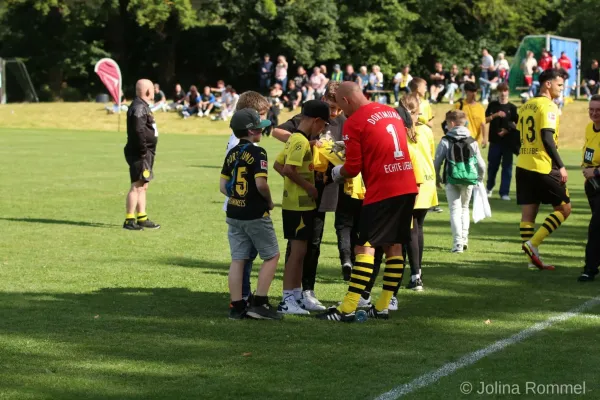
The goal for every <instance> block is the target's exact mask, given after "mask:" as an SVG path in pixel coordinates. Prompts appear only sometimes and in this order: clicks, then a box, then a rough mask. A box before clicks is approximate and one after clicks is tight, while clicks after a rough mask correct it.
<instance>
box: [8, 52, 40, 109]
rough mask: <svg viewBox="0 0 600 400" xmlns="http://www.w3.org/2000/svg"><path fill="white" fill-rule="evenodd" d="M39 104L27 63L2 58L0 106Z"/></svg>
mask: <svg viewBox="0 0 600 400" xmlns="http://www.w3.org/2000/svg"><path fill="white" fill-rule="evenodd" d="M7 102H39V99H38V96H37V93H36V92H35V88H34V87H33V83H32V82H31V78H30V77H29V73H28V72H27V67H26V66H25V63H24V62H23V61H21V60H19V59H16V58H0V104H6V103H7Z"/></svg>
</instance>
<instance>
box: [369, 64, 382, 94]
mask: <svg viewBox="0 0 600 400" xmlns="http://www.w3.org/2000/svg"><path fill="white" fill-rule="evenodd" d="M369 89H370V90H381V89H383V74H382V73H381V68H379V65H373V67H371V75H369Z"/></svg>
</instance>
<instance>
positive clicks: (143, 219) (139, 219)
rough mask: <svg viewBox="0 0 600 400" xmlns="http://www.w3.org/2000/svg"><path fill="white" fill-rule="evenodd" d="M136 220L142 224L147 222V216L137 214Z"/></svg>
mask: <svg viewBox="0 0 600 400" xmlns="http://www.w3.org/2000/svg"><path fill="white" fill-rule="evenodd" d="M137 220H138V222H144V221H146V220H148V214H146V213H138V215H137Z"/></svg>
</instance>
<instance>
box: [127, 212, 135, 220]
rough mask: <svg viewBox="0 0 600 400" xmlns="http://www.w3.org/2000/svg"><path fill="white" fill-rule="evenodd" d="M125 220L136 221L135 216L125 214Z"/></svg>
mask: <svg viewBox="0 0 600 400" xmlns="http://www.w3.org/2000/svg"><path fill="white" fill-rule="evenodd" d="M125 219H135V214H129V213H127V214H125Z"/></svg>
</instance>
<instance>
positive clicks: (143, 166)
mask: <svg viewBox="0 0 600 400" xmlns="http://www.w3.org/2000/svg"><path fill="white" fill-rule="evenodd" d="M125 161H127V164H128V165H129V179H130V180H131V183H134V182H138V181H144V182H150V181H151V180H152V179H154V154H152V153H151V152H148V153H147V154H146V157H140V156H139V155H131V154H127V152H125Z"/></svg>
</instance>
